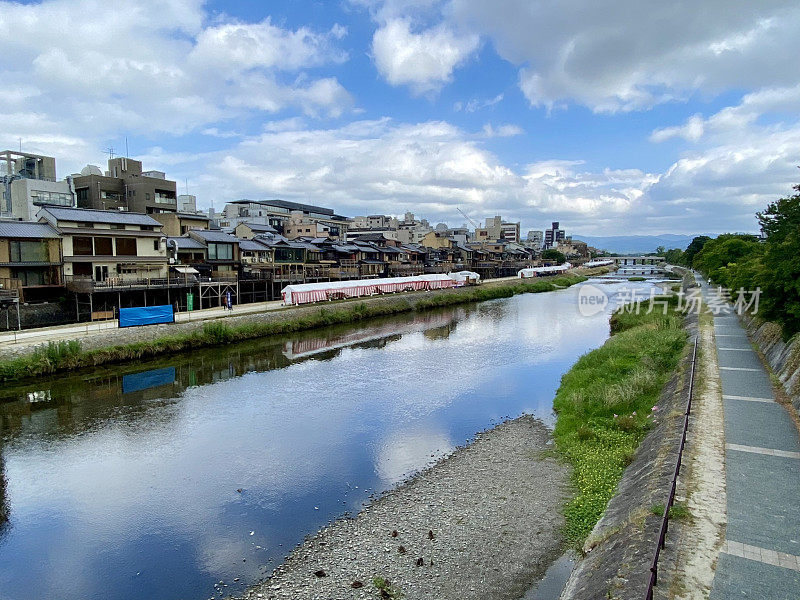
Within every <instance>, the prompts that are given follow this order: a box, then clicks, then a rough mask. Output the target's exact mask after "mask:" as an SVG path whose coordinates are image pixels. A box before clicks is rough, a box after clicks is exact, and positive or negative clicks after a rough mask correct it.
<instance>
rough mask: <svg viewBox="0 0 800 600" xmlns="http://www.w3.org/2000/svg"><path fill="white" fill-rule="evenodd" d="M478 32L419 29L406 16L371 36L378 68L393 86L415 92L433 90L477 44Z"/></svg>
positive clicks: (436, 28) (441, 28) (441, 27)
mask: <svg viewBox="0 0 800 600" xmlns="http://www.w3.org/2000/svg"><path fill="white" fill-rule="evenodd" d="M478 43H479V38H478V36H477V35H474V34H468V35H458V34H456V33H455V32H454V31H453V30H451V29H450V28H448V27H446V26H444V25H439V26H436V27H433V28H430V29H427V30H424V31H421V32H419V33H414V32H412V31H411V23H410V22H409V21H408V20H405V19H393V20H390V21H388V22H387V23H385V24H384V25H383V26H382V27H380V28H379V29H378V30H377V31H376V32H375V35H374V36H373V38H372V54H373V57H374V60H375V66H376V67H377V69H378V72H379V73H380V74H381V75H382V76H383V77H385V78H386V80H387V81H388V82H389V83H390V84H392V85H395V86H399V85H409V86H410V87H411V89H412V91H413V92H414V93H415V94H425V93H428V92H436V91H438V90H439V89H441V87H442V86H443V85H444V84H445V83H447V82H449V81H451V79H452V74H453V71H454V70H455V68H456V67H458V66H459V65H461V64H463V63H464V61H466V60H467V58H468V57H469V56H470V55H471V54H472V53H473V52H475V50H476V49H477V48H478Z"/></svg>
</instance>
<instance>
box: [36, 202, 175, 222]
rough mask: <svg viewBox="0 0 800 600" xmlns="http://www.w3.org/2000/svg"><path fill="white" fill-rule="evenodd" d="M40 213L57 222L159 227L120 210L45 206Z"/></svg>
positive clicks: (147, 218) (151, 218) (140, 216)
mask: <svg viewBox="0 0 800 600" xmlns="http://www.w3.org/2000/svg"><path fill="white" fill-rule="evenodd" d="M42 211H45V212H48V213H50V214H51V215H53V217H54V218H55V219H57V220H58V221H77V222H81V223H120V224H123V225H150V226H155V227H161V223H159V222H158V221H156V220H155V219H154V218H153V217H151V216H149V215H143V214H141V213H132V212H125V211H121V210H94V209H89V208H62V207H58V206H45V207H43V208H42Z"/></svg>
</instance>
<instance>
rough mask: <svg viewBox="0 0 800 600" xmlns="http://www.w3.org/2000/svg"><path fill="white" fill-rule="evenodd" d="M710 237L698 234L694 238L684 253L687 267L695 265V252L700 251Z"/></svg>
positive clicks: (684, 261)
mask: <svg viewBox="0 0 800 600" xmlns="http://www.w3.org/2000/svg"><path fill="white" fill-rule="evenodd" d="M710 239H711V238H710V237H708V236H707V235H698V236H697V237H696V238H694V239H693V240H692V241H691V242H690V243H689V245H688V246H687V247H686V251H685V252H684V253H683V264H684V265H686V266H687V267H691V266H693V263H694V257H695V254H697V253H698V252H700V250H702V249H703V246H705V245H706V242H708V241H709V240H710Z"/></svg>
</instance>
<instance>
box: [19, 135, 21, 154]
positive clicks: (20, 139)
mask: <svg viewBox="0 0 800 600" xmlns="http://www.w3.org/2000/svg"><path fill="white" fill-rule="evenodd" d="M19 151H20V152H22V138H19Z"/></svg>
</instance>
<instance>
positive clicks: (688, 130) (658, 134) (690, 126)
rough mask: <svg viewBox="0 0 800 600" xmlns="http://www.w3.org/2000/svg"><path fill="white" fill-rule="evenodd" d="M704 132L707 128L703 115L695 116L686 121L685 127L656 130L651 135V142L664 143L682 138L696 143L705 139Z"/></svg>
mask: <svg viewBox="0 0 800 600" xmlns="http://www.w3.org/2000/svg"><path fill="white" fill-rule="evenodd" d="M704 130H705V126H704V121H703V117H702V116H701V115H693V116H692V117H690V118H689V120H688V121H686V124H685V125H681V126H678V127H664V128H663V129H656V130H655V131H654V132H653V133H652V134H651V135H650V141H651V142H663V141H666V140H669V139H671V138H675V137H680V138H683V139H685V140H687V141H689V142H696V141H697V140H699V139H700V138H701V137H703V132H704Z"/></svg>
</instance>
